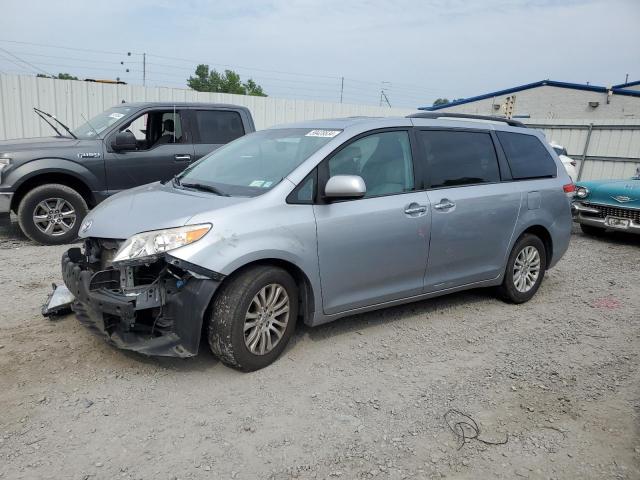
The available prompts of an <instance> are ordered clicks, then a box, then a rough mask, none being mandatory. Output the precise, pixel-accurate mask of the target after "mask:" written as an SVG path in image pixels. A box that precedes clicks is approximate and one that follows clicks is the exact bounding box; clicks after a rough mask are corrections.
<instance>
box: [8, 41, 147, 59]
mask: <svg viewBox="0 0 640 480" xmlns="http://www.w3.org/2000/svg"><path fill="white" fill-rule="evenodd" d="M0 42H5V43H15V44H19V45H32V46H34V47H46V48H62V49H64V50H76V51H78V52H91V53H103V54H106V55H126V52H113V51H108V50H93V49H90V48H77V47H63V46H61V45H50V44H45V43H35V42H19V41H17V40H4V39H1V38H0ZM132 55H142V54H141V53H133V54H132Z"/></svg>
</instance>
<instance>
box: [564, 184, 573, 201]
mask: <svg viewBox="0 0 640 480" xmlns="http://www.w3.org/2000/svg"><path fill="white" fill-rule="evenodd" d="M562 190H564V193H566V194H567V197H569V198H573V196H574V195H575V193H576V186H575V185H574V184H573V183H567V184H566V185H563V186H562Z"/></svg>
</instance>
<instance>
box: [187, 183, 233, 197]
mask: <svg viewBox="0 0 640 480" xmlns="http://www.w3.org/2000/svg"><path fill="white" fill-rule="evenodd" d="M175 181H176V182H177V184H178V185H180V186H181V187H184V188H193V189H194V190H204V191H205V192H211V193H215V194H216V195H220V196H221V197H230V196H231V195H229V194H228V193H224V192H223V191H222V190H220V189H219V188H216V187H214V186H213V185H205V184H204V183H180V180H178V179H176V180H175Z"/></svg>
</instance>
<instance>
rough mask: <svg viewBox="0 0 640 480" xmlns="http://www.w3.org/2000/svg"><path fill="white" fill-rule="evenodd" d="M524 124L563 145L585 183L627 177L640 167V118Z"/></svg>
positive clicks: (528, 121) (535, 121)
mask: <svg viewBox="0 0 640 480" xmlns="http://www.w3.org/2000/svg"><path fill="white" fill-rule="evenodd" d="M524 122H525V123H527V124H528V125H529V126H530V127H532V128H539V129H541V130H543V131H544V133H545V136H546V137H547V139H548V140H549V141H553V142H555V143H558V144H560V145H562V146H564V147H565V148H566V149H567V152H568V153H569V156H571V157H572V158H573V159H575V160H576V161H577V162H578V168H579V169H581V175H580V178H581V179H582V180H595V179H606V178H628V177H630V176H631V175H632V174H633V173H634V172H635V171H636V169H637V168H638V167H640V119H612V120H597V121H596V122H593V121H591V122H593V123H590V122H589V121H587V120H558V119H552V120H539V119H533V120H527V119H524ZM583 159H584V166H581V165H580V164H581V163H582V160H583Z"/></svg>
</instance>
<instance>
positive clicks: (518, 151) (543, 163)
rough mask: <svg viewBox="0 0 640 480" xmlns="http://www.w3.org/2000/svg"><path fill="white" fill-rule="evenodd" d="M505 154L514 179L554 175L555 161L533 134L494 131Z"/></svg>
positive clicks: (556, 170) (555, 169) (555, 173)
mask: <svg viewBox="0 0 640 480" xmlns="http://www.w3.org/2000/svg"><path fill="white" fill-rule="evenodd" d="M496 133H497V135H498V139H499V140H500V145H502V149H503V150H504V153H505V155H506V156H507V161H508V162H509V167H510V168H511V175H512V177H513V178H514V180H524V179H528V178H548V177H555V176H556V175H557V173H558V169H557V167H556V162H554V160H553V158H551V155H550V154H549V152H548V151H547V149H546V148H545V146H544V145H543V143H542V142H541V141H540V139H539V138H538V137H536V136H534V135H527V134H523V133H512V132H496Z"/></svg>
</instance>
